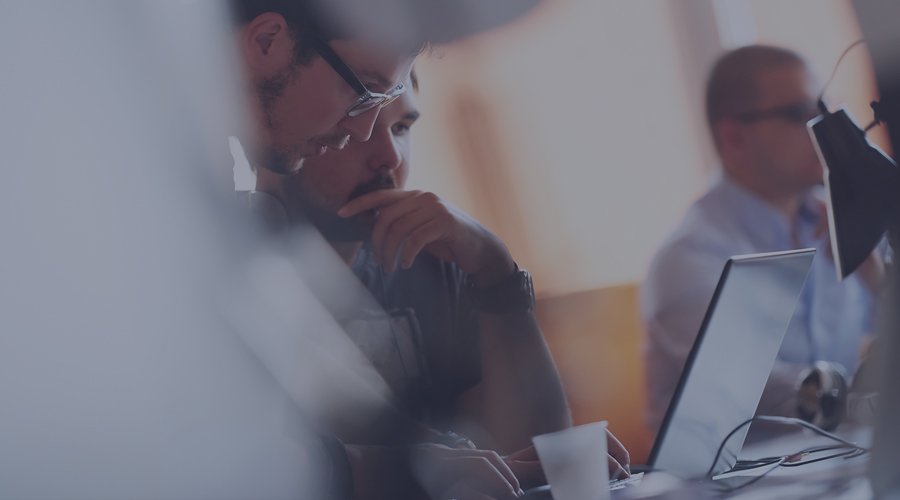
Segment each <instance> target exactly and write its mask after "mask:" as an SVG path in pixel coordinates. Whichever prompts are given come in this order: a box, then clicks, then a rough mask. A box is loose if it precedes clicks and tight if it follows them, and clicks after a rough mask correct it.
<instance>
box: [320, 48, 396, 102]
mask: <svg viewBox="0 0 900 500" xmlns="http://www.w3.org/2000/svg"><path fill="white" fill-rule="evenodd" d="M309 42H310V43H311V45H312V47H313V49H314V50H315V51H316V52H317V53H318V54H319V55H320V56H322V59H324V60H325V62H327V63H328V65H329V66H331V68H332V69H334V71H335V72H336V73H337V74H338V75H340V76H341V78H343V79H344V81H345V82H347V84H348V85H350V88H352V89H353V90H354V91H355V92H356V94H357V95H358V97H357V99H356V102H355V103H353V105H351V106H350V109H348V110H347V116H348V117H351V118H353V117H356V116H359V115H361V114H363V113H365V112H367V111H370V110H373V109H375V108H380V107H384V106H387V105H388V104H390V103H391V102H393V101H394V100H395V99H397V98H398V97H400V96H401V95H403V93H404V92H406V86H405V85H404V84H403V83H400V84H398V85H397V86H396V87H394V88H392V89H391V90H389V91H388V92H387V93H384V94H382V93H380V92H372V91H371V90H369V89H368V88H366V86H365V85H364V84H363V82H362V81H361V80H360V79H359V77H358V76H356V73H354V72H353V70H352V69H350V66H347V63H345V62H344V61H343V59H341V58H340V56H338V55H337V53H336V52H335V51H334V49H332V48H331V46H330V45H328V43H327V42H325V41H324V40H322V39H321V38H317V37H311V38H310V39H309Z"/></svg>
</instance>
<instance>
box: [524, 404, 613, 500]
mask: <svg viewBox="0 0 900 500" xmlns="http://www.w3.org/2000/svg"><path fill="white" fill-rule="evenodd" d="M606 426H607V422H606V421H603V422H594V423H592V424H585V425H579V426H576V427H572V428H569V429H564V430H562V431H559V432H552V433H550V434H542V435H540V436H535V437H533V438H532V439H531V440H532V442H534V448H535V450H537V454H538V458H539V459H540V461H541V467H543V469H544V475H546V476H547V482H548V483H549V484H550V492H551V493H552V494H553V500H605V499H608V498H609V463H608V461H607V458H606V457H607V455H606V454H607V451H606Z"/></svg>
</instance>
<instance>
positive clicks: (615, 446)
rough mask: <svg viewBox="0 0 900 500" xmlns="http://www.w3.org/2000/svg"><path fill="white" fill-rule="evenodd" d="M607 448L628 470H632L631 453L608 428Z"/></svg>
mask: <svg viewBox="0 0 900 500" xmlns="http://www.w3.org/2000/svg"><path fill="white" fill-rule="evenodd" d="M606 450H607V452H608V453H609V454H610V455H612V456H613V457H614V458H615V459H616V461H617V462H619V464H621V465H622V467H624V468H625V470H626V471H627V472H629V473H630V472H631V455H630V454H629V453H628V450H627V449H626V448H625V446H624V445H623V444H622V442H621V441H619V439H618V438H617V437H616V436H615V435H614V434H613V433H612V432H609V430H608V429H607V431H606Z"/></svg>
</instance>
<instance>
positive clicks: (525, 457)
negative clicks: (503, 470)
mask: <svg viewBox="0 0 900 500" xmlns="http://www.w3.org/2000/svg"><path fill="white" fill-rule="evenodd" d="M506 459H507V460H518V461H524V462H531V461H535V460H537V459H538V456H537V450H535V449H534V446H533V445H532V446H529V447H527V448H522V449H521V450H519V451H517V452H515V453H512V454H510V455H507V457H506Z"/></svg>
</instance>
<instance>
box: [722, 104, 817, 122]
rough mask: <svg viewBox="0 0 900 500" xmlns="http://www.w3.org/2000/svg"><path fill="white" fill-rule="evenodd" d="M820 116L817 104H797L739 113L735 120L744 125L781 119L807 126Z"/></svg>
mask: <svg viewBox="0 0 900 500" xmlns="http://www.w3.org/2000/svg"><path fill="white" fill-rule="evenodd" d="M818 115H819V108H818V107H817V106H816V103H815V102H795V103H792V104H786V105H784V106H776V107H773V108H768V109H761V110H756V111H747V112H744V113H738V114H736V115H734V118H735V119H737V120H738V121H742V122H744V123H754V122H759V121H763V120H778V119H780V120H786V121H788V122H791V123H798V124H805V123H806V122H808V121H809V120H812V119H813V118H815V117H816V116H818Z"/></svg>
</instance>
